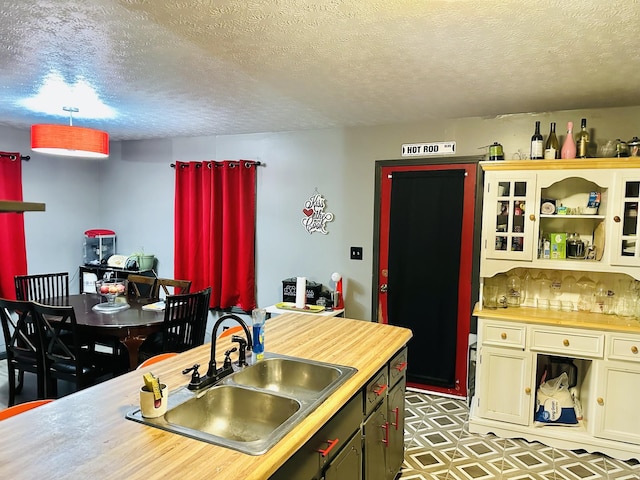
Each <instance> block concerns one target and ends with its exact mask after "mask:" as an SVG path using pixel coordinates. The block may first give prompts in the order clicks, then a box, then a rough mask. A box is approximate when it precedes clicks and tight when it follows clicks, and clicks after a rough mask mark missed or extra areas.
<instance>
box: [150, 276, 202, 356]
mask: <svg viewBox="0 0 640 480" xmlns="http://www.w3.org/2000/svg"><path fill="white" fill-rule="evenodd" d="M210 297H211V288H210V287H209V288H206V289H204V290H202V291H200V292H196V293H187V294H182V295H169V296H167V297H166V298H165V300H164V302H165V309H164V320H163V324H162V331H161V332H158V333H156V334H153V335H150V336H149V337H148V338H147V339H146V340H145V341H144V342H143V343H142V345H140V354H139V361H140V362H142V361H144V360H146V359H148V358H150V357H152V356H154V355H158V354H160V353H166V352H178V353H180V352H184V351H186V350H189V349H191V348H194V347H197V346H199V345H202V344H203V343H204V336H205V330H206V326H207V316H208V313H209V298H210Z"/></svg>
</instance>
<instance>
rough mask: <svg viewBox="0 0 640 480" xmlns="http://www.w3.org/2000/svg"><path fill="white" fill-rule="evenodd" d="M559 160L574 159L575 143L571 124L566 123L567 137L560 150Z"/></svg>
mask: <svg viewBox="0 0 640 480" xmlns="http://www.w3.org/2000/svg"><path fill="white" fill-rule="evenodd" d="M560 158H576V142H575V141H574V140H573V122H568V123H567V136H566V137H565V139H564V143H563V144H562V149H561V150H560Z"/></svg>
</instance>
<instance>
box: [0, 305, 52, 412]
mask: <svg viewBox="0 0 640 480" xmlns="http://www.w3.org/2000/svg"><path fill="white" fill-rule="evenodd" d="M0 321H1V322H2V333H3V334H4V343H5V348H6V351H7V373H8V377H9V378H8V380H9V402H8V404H7V406H9V407H11V406H13V405H14V404H15V401H16V394H18V393H20V392H21V391H22V387H23V385H24V373H25V372H29V373H34V374H35V375H36V379H37V380H36V381H37V399H38V400H41V399H44V398H46V397H47V385H46V373H45V372H46V365H45V355H44V340H43V335H42V330H41V329H39V328H38V326H37V324H36V323H35V321H34V314H33V304H32V303H31V302H25V301H22V300H7V299H5V298H0ZM16 379H17V382H16Z"/></svg>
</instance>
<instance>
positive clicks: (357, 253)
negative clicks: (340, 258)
mask: <svg viewBox="0 0 640 480" xmlns="http://www.w3.org/2000/svg"><path fill="white" fill-rule="evenodd" d="M351 260H362V247H351Z"/></svg>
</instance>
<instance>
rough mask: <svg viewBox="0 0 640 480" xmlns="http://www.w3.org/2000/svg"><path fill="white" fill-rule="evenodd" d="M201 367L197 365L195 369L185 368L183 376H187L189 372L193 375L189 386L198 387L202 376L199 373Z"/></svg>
mask: <svg viewBox="0 0 640 480" xmlns="http://www.w3.org/2000/svg"><path fill="white" fill-rule="evenodd" d="M199 367H200V364H199V363H196V364H195V365H194V366H193V367H189V368H185V369H184V370H182V374H183V375H186V374H187V373H189V372H193V373H191V381H190V382H189V386H192V385H198V384H199V383H200V374H199V373H198V368H199Z"/></svg>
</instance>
